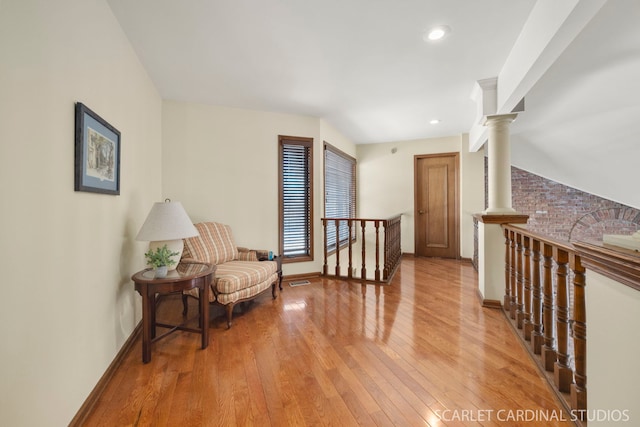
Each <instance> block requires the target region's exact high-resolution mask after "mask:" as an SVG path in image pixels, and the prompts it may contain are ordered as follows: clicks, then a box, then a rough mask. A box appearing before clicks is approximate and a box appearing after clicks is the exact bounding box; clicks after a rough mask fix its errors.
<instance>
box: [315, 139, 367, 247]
mask: <svg viewBox="0 0 640 427" xmlns="http://www.w3.org/2000/svg"><path fill="white" fill-rule="evenodd" d="M327 151H329V152H331V153H333V154H335V155H337V156H339V157H342V158H343V159H344V160H347V161H348V162H350V163H351V168H352V176H353V182H352V183H351V187H352V188H351V192H352V194H353V201H352V202H353V203H352V206H351V208H352V212H350V215H349V216H348V217H353V218H355V217H356V213H357V209H358V196H357V189H358V185H357V160H356V159H355V158H354V157H352V156H350V155H349V154H347V153H345V152H344V151H342V150H340V149H339V148H336V147H335V146H333V145H331V144H330V143H328V142H327V141H324V147H323V168H322V176H323V189H324V191H323V193H324V197H323V213H324V217H325V218H329V216H328V215H327V158H326V156H327V155H326V152H327ZM352 233H353V234H352V236H351V241H352V242H355V241H356V239H357V236H356V233H355V227H354V228H353V230H352ZM325 244H326V242H325ZM348 244H349V242H348V240H346V239H345V240H342V241H340V242H339V244H338V248H340V249H342V248H345V247H346V246H348ZM335 251H336V248H335V244H334V245H333V246H332V247H331V248H327V254H333V253H335Z"/></svg>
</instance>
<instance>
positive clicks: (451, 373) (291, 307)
mask: <svg viewBox="0 0 640 427" xmlns="http://www.w3.org/2000/svg"><path fill="white" fill-rule="evenodd" d="M283 286H284V290H283V291H282V293H280V294H279V296H278V298H277V299H276V300H272V299H271V295H270V294H264V295H262V296H261V297H260V298H258V299H257V301H256V302H254V303H253V304H249V305H247V306H245V307H241V310H238V312H237V313H236V314H234V324H233V327H232V328H231V329H229V330H227V329H226V324H225V321H224V317H223V312H222V310H221V309H219V308H217V307H212V316H213V320H212V322H211V330H210V332H211V334H210V335H211V337H210V339H211V341H210V343H209V347H208V348H207V349H206V350H202V349H200V336H199V335H196V334H190V333H186V332H176V333H174V334H173V335H170V336H169V337H167V338H165V339H163V340H161V341H159V342H157V343H155V344H154V345H153V351H152V359H151V362H150V363H148V364H146V365H144V364H142V361H141V343H140V341H139V340H138V342H137V343H136V345H134V346H133V349H132V351H131V352H130V353H129V354H128V355H127V356H126V358H125V360H124V363H123V364H122V366H121V367H120V368H119V369H118V371H117V373H116V374H115V375H114V377H113V379H112V380H111V381H110V383H109V384H108V386H107V388H106V390H105V392H104V393H103V395H102V396H101V398H100V399H99V400H98V402H97V404H96V406H95V407H94V409H93V411H92V413H91V414H90V415H89V417H88V418H87V421H86V423H85V425H88V426H278V427H279V426H359V425H363V426H520V425H522V426H526V427H533V426H573V425H574V424H573V423H572V422H570V421H569V419H570V416H569V414H566V413H565V412H563V410H562V409H561V406H560V405H559V403H558V401H557V399H556V397H555V395H554V394H553V392H552V391H550V389H549V388H548V386H547V383H546V380H545V379H544V378H543V377H542V376H541V375H540V374H539V372H538V370H537V368H536V366H535V365H534V362H533V361H531V359H530V357H529V356H528V354H527V353H526V351H525V350H524V349H523V348H522V345H521V344H520V343H519V341H518V340H517V338H516V337H515V335H514V333H513V331H512V330H511V326H510V325H509V324H508V323H507V320H506V319H505V317H504V315H503V314H502V313H501V312H500V311H499V310H491V309H487V308H482V307H480V304H479V301H478V297H477V295H476V288H477V276H476V273H475V271H474V270H473V268H472V267H471V265H470V264H469V263H466V262H460V261H454V260H443V259H425V258H413V257H405V258H403V260H402V262H401V265H400V267H399V269H398V271H397V273H396V275H395V277H394V279H393V281H392V283H391V284H390V285H365V286H362V285H361V284H360V283H357V282H352V283H349V282H346V281H339V280H328V279H316V280H312V281H311V284H310V285H307V286H298V287H290V286H289V285H288V283H287V282H286V280H285V282H284V283H283ZM190 304H191V305H190V310H191V313H195V311H196V302H195V301H191V302H190ZM180 311H181V305H180V300H179V298H176V297H169V298H167V299H166V300H165V301H163V302H162V303H161V304H160V307H159V312H158V320H159V321H160V320H167V321H169V320H171V319H172V318H173V319H179V318H180Z"/></svg>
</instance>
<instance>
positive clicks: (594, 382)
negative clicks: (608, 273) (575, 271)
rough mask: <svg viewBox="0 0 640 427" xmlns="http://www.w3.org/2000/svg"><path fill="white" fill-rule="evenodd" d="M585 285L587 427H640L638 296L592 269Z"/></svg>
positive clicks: (639, 316) (639, 301) (639, 311)
mask: <svg viewBox="0 0 640 427" xmlns="http://www.w3.org/2000/svg"><path fill="white" fill-rule="evenodd" d="M586 283H587V285H586V287H585V292H586V297H585V298H586V303H587V304H586V308H587V408H588V409H589V417H590V419H589V426H616V425H620V424H624V425H639V423H640V408H639V407H638V384H640V369H638V357H640V329H638V325H640V292H639V291H637V290H634V289H632V288H630V287H628V286H625V285H622V284H620V283H618V282H616V281H614V280H611V279H609V278H608V277H605V276H603V275H601V274H598V273H595V272H593V271H591V270H588V269H587V274H586ZM623 410H626V411H628V413H627V414H628V415H629V418H630V420H629V422H628V423H621V422H615V420H616V419H617V417H618V412H616V411H623Z"/></svg>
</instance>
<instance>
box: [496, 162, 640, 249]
mask: <svg viewBox="0 0 640 427" xmlns="http://www.w3.org/2000/svg"><path fill="white" fill-rule="evenodd" d="M486 160H487V159H486V157H485V183H486V176H487V174H486V170H487V161H486ZM511 192H512V204H513V208H514V209H515V210H516V211H517V212H518V213H523V214H527V215H529V222H528V224H527V226H528V227H529V229H531V230H532V231H536V232H538V233H541V234H544V235H547V236H550V237H553V238H555V239H559V240H564V241H575V240H586V241H592V242H602V235H603V234H632V233H633V232H635V231H637V230H640V210H638V209H634V208H632V207H630V206H625V205H623V204H621V203H617V202H613V201H611V200H607V199H604V198H602V197H598V196H595V195H593V194H589V193H585V192H584V191H580V190H576V189H575V188H571V187H568V186H566V185H563V184H560V183H557V182H555V181H551V180H549V179H546V178H543V177H541V176H538V175H534V174H532V173H530V172H527V171H524V170H522V169H518V168H516V167H512V168H511ZM485 194H486V193H485ZM485 206H486V199H485Z"/></svg>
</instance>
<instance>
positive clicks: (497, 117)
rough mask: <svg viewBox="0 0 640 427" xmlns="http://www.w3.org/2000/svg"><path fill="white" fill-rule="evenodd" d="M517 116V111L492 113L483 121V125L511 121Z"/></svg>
mask: <svg viewBox="0 0 640 427" xmlns="http://www.w3.org/2000/svg"><path fill="white" fill-rule="evenodd" d="M516 117H518V114H517V113H509V114H492V115H490V116H486V117H485V118H484V120H483V122H482V125H483V126H488V125H489V124H493V123H507V124H509V123H511V122H513V121H514V120H515V119H516Z"/></svg>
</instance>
